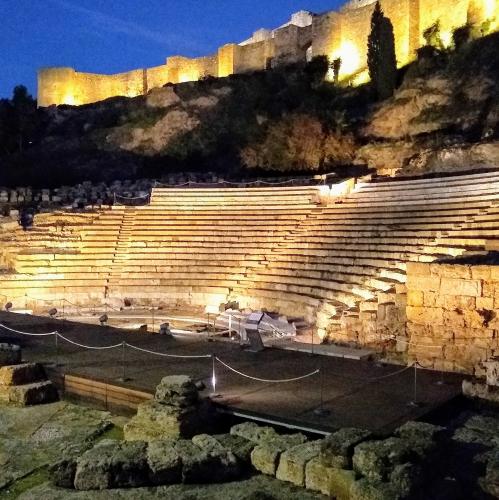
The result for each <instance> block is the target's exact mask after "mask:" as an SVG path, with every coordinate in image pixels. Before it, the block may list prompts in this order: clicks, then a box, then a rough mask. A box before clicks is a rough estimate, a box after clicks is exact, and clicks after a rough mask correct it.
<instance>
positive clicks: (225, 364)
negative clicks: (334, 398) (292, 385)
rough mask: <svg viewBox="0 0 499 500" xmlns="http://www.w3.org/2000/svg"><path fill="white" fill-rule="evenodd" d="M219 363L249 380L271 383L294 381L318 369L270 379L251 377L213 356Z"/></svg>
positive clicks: (316, 371) (310, 375)
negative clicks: (302, 373)
mask: <svg viewBox="0 0 499 500" xmlns="http://www.w3.org/2000/svg"><path fill="white" fill-rule="evenodd" d="M215 359H216V360H217V361H218V362H219V363H220V364H222V365H223V366H225V368H228V369H229V370H231V371H233V372H234V373H237V374H238V375H241V377H246V378H249V379H251V380H256V381H258V382H267V383H271V384H284V383H286V382H295V381H297V380H302V379H304V378H307V377H312V376H313V375H317V374H318V373H319V372H320V370H314V371H313V372H310V373H307V374H306V375H302V376H301V377H294V378H284V379H280V380H270V379H265V378H258V377H252V376H251V375H247V374H246V373H243V372H240V371H239V370H236V369H235V368H232V366H229V365H228V364H227V363H224V362H223V361H222V360H221V359H220V358H218V357H216V358H215Z"/></svg>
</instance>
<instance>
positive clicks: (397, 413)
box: [0, 312, 462, 432]
mask: <svg viewBox="0 0 499 500" xmlns="http://www.w3.org/2000/svg"><path fill="white" fill-rule="evenodd" d="M0 323H2V324H3V325H6V326H8V327H10V328H13V329H15V330H20V331H24V332H33V333H46V332H52V331H54V330H57V331H58V332H59V333H60V334H62V335H63V336H64V339H63V338H61V337H58V340H57V342H56V341H55V338H56V336H54V335H52V336H28V335H21V334H18V333H15V332H13V331H10V330H7V329H5V328H0V342H14V343H17V344H20V345H21V346H22V348H23V357H24V358H25V359H26V360H29V361H37V362H43V363H58V364H59V365H60V366H59V367H58V370H60V371H62V372H64V373H70V374H75V375H80V376H86V377H89V378H94V379H99V380H103V381H110V382H116V383H119V384H121V385H123V384H124V385H127V386H129V387H133V388H137V389H142V390H145V391H150V392H152V390H153V388H154V387H155V386H156V385H157V384H158V382H159V381H160V379H161V378H162V377H164V376H166V375H173V374H187V375H190V376H192V377H193V378H195V379H198V380H202V381H203V382H204V383H205V385H206V387H207V389H206V394H210V393H211V392H212V377H213V366H215V376H216V391H215V392H216V394H217V395H218V397H217V398H216V399H215V401H216V402H217V403H218V404H219V405H220V407H221V409H223V410H226V411H230V412H234V413H236V414H237V415H241V416H251V417H252V418H258V419H263V420H265V419H267V420H269V421H271V422H273V423H286V424H288V425H294V426H296V427H298V428H303V429H309V430H317V431H323V432H327V431H332V430H334V429H336V428H339V427H348V426H356V427H362V428H367V429H371V430H375V431H379V432H384V431H387V432H388V431H391V430H393V429H394V428H395V427H397V426H399V425H400V424H402V423H403V422H405V421H407V420H409V419H416V418H421V417H423V416H424V415H427V414H429V413H430V412H432V411H433V410H435V409H437V408H438V407H440V406H442V405H444V404H446V403H447V402H449V401H451V400H452V399H454V398H456V397H457V396H458V395H459V394H460V392H461V381H462V376H460V375H457V374H450V373H446V374H442V373H440V372H434V371H430V370H425V369H422V368H418V369H417V370H416V369H415V368H414V367H403V366H395V365H386V366H379V365H377V364H375V363H374V362H373V361H367V360H362V361H358V360H351V359H343V358H336V357H331V356H320V355H317V354H315V355H311V354H309V353H306V352H296V351H287V350H281V349H272V348H267V349H265V351H263V352H260V353H252V352H248V351H245V350H243V349H241V347H240V346H239V345H238V344H237V343H231V342H227V341H224V342H219V341H216V340H215V341H208V339H207V337H206V335H203V334H199V335H196V334H186V335H176V336H175V337H173V338H171V337H167V336H160V335H151V334H145V333H137V332H130V331H125V330H120V329H117V328H112V327H107V326H103V327H101V326H95V325H86V324H78V323H73V322H69V321H61V320H51V319H49V318H41V317H34V316H29V315H21V314H13V313H5V312H2V313H0ZM72 342H76V343H77V344H82V345H87V346H94V347H107V346H112V345H117V347H115V348H112V349H86V348H83V347H80V346H78V345H75V344H74V343H72ZM122 342H126V343H128V344H129V345H127V346H126V347H124V348H123V346H122V345H120V344H121V343H122ZM130 346H135V347H138V348H139V349H145V350H147V351H152V352H156V353H163V354H173V355H180V356H206V357H199V358H190V357H187V358H170V357H163V356H159V355H157V354H152V353H149V352H145V351H143V350H137V349H134V348H133V347H130ZM213 356H216V359H215V360H214V357H213ZM123 361H124V362H123ZM229 367H230V368H229ZM234 370H235V371H234ZM236 371H237V372H240V373H242V374H244V375H246V376H242V375H241V374H238V373H236ZM317 371H318V372H317ZM314 372H316V373H314ZM307 374H312V375H310V376H309V377H306V378H302V379H300V380H296V381H292V382H280V383H274V382H272V381H275V380H282V379H294V378H297V377H302V376H305V375H307ZM123 375H125V379H128V380H127V381H126V382H125V383H123V382H121V381H120V379H122V378H123ZM248 377H253V378H248ZM256 379H264V380H265V381H262V380H256ZM414 403H417V404H414ZM320 408H323V409H325V410H327V412H326V413H327V415H320V414H319V413H320V412H318V411H317V410H318V409H320Z"/></svg>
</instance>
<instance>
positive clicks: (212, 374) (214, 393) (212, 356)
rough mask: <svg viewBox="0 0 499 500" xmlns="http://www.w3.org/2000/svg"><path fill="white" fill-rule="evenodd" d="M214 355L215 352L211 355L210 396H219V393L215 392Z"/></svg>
mask: <svg viewBox="0 0 499 500" xmlns="http://www.w3.org/2000/svg"><path fill="white" fill-rule="evenodd" d="M216 361H217V359H216V356H215V354H212V355H211V390H212V392H211V397H212V398H219V397H220V394H217V373H216V367H215V366H216Z"/></svg>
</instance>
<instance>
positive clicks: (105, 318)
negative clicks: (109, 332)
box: [99, 314, 109, 326]
mask: <svg viewBox="0 0 499 500" xmlns="http://www.w3.org/2000/svg"><path fill="white" fill-rule="evenodd" d="M108 319H109V318H108V316H107V314H103V315H102V316H101V317H100V318H99V321H100V324H101V326H104V325H105V324H106V323H107V320H108Z"/></svg>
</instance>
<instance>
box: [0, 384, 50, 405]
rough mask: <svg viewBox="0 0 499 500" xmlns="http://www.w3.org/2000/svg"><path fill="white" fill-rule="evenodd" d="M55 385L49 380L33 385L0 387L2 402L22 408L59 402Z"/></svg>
mask: <svg viewBox="0 0 499 500" xmlns="http://www.w3.org/2000/svg"><path fill="white" fill-rule="evenodd" d="M58 399H59V395H58V394H57V389H56V388H55V385H54V384H53V383H52V382H50V381H49V380H45V381H43V382H35V383H33V384H25V385H13V386H0V400H3V401H6V402H8V403H14V404H16V405H20V406H33V405H40V404H47V403H53V402H55V401H58Z"/></svg>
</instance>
